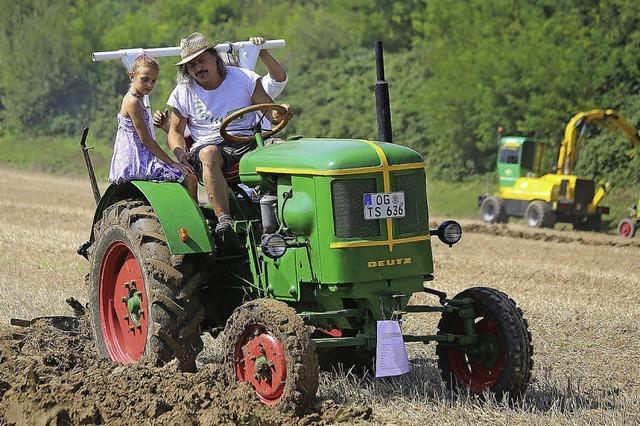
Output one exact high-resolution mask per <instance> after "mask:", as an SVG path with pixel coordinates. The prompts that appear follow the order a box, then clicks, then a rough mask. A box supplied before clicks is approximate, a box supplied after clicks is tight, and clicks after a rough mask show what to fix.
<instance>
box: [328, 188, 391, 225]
mask: <svg viewBox="0 0 640 426" xmlns="http://www.w3.org/2000/svg"><path fill="white" fill-rule="evenodd" d="M367 192H378V191H377V188H376V180H375V178H368V179H336V180H334V181H333V182H331V197H332V200H333V223H334V225H335V232H336V237H338V238H356V237H359V238H369V237H379V236H380V225H379V224H378V221H377V220H365V218H364V207H363V205H362V198H363V195H364V194H366V193H367Z"/></svg>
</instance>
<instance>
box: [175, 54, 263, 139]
mask: <svg viewBox="0 0 640 426" xmlns="http://www.w3.org/2000/svg"><path fill="white" fill-rule="evenodd" d="M258 79H260V76H259V75H258V74H256V73H255V72H253V71H250V70H247V69H244V68H238V67H232V66H227V76H226V77H225V79H224V80H223V81H222V83H221V84H220V86H218V88H217V89H213V90H206V89H204V88H202V86H200V85H199V84H197V83H196V82H194V81H193V80H191V81H190V82H189V83H185V84H178V86H176V88H175V89H173V92H171V95H169V100H168V101H167V105H169V106H171V107H173V108H175V109H176V110H177V111H178V113H179V114H180V115H181V116H182V117H184V118H186V119H187V127H188V128H189V131H190V132H191V137H192V138H193V141H194V144H193V147H192V149H193V148H195V147H197V146H200V145H204V144H209V143H215V144H218V143H220V142H222V138H221V136H220V123H221V122H222V120H223V119H224V118H225V117H226V116H227V115H229V114H230V113H232V112H234V111H236V110H238V109H240V108H244V107H247V106H249V105H252V104H253V102H252V101H251V96H252V95H253V91H254V90H255V87H256V82H257V81H258ZM256 121H257V115H256V113H255V112H253V113H249V114H245V115H244V116H243V117H241V118H240V119H239V120H236V121H234V122H233V123H231V124H230V125H229V127H228V128H227V130H228V131H229V133H233V134H238V135H250V134H251V130H250V128H251V125H252V124H253V123H255V122H256Z"/></svg>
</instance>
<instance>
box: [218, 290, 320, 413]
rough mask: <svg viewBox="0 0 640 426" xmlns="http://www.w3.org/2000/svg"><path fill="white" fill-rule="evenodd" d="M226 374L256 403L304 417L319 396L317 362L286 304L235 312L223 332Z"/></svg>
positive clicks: (270, 302) (264, 303)
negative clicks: (251, 393) (252, 393)
mask: <svg viewBox="0 0 640 426" xmlns="http://www.w3.org/2000/svg"><path fill="white" fill-rule="evenodd" d="M223 342H224V343H223V345H224V346H223V347H224V350H225V357H224V360H225V368H226V370H227V374H228V376H229V377H230V379H231V380H233V381H244V382H248V383H250V384H251V386H253V388H254V389H255V391H256V394H257V395H258V397H259V398H260V401H261V402H262V403H263V404H265V405H268V406H271V407H274V408H275V409H277V410H279V411H281V412H285V413H294V414H302V412H304V410H305V408H306V407H307V406H308V405H309V403H310V402H311V400H312V399H313V398H314V397H315V395H316V392H317V390H318V356H317V354H316V348H315V344H314V343H313V340H311V336H310V333H309V330H308V329H307V327H306V325H305V324H304V322H303V321H302V319H301V318H300V317H299V316H298V315H297V314H296V312H295V311H294V310H293V309H292V308H290V307H289V306H288V305H287V304H286V303H284V302H280V301H278V300H274V299H257V300H253V301H250V302H247V303H245V304H243V305H242V306H240V307H238V308H237V309H236V310H235V311H234V312H233V314H232V315H231V317H230V318H229V319H228V320H227V324H226V327H225V329H224V332H223Z"/></svg>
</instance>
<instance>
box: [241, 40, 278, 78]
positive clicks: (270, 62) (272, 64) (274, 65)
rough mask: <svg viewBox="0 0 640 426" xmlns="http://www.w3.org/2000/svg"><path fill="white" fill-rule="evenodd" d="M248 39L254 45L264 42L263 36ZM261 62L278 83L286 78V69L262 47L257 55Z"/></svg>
mask: <svg viewBox="0 0 640 426" xmlns="http://www.w3.org/2000/svg"><path fill="white" fill-rule="evenodd" d="M249 41H250V42H251V43H253V44H255V45H256V46H260V45H261V44H263V43H264V42H265V40H264V38H263V37H259V36H255V37H251V38H250V39H249ZM258 56H259V57H260V60H262V63H263V64H264V66H265V67H266V68H267V72H268V73H269V75H270V76H271V78H273V79H274V80H275V81H277V82H278V83H281V82H283V81H285V80H286V79H287V70H285V69H284V67H283V66H282V64H281V63H280V62H278V60H277V59H276V58H274V57H273V56H272V55H271V53H269V51H268V50H266V49H263V50H260V53H259V55H258Z"/></svg>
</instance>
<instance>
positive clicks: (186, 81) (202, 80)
mask: <svg viewBox="0 0 640 426" xmlns="http://www.w3.org/2000/svg"><path fill="white" fill-rule="evenodd" d="M215 45H216V43H210V42H208V41H207V39H206V38H205V37H204V36H203V35H202V34H200V33H193V34H191V35H189V36H188V37H187V38H185V39H182V40H181V41H180V56H181V58H182V59H181V60H180V62H178V63H177V64H176V65H177V66H178V67H179V68H178V85H177V86H176V88H175V89H174V90H173V92H171V95H170V96H169V100H168V101H167V104H168V105H169V106H171V107H172V109H173V114H171V124H170V128H169V147H170V148H171V149H172V150H173V153H174V154H175V156H176V158H177V159H178V161H180V162H181V163H183V164H189V165H191V166H192V167H194V169H196V172H197V173H198V175H199V178H200V179H201V180H202V182H203V183H204V187H205V190H206V191H207V194H208V195H209V199H210V200H211V207H212V208H213V211H214V213H215V214H216V217H217V218H218V224H217V225H216V229H215V232H216V235H217V236H218V238H219V239H220V240H221V241H222V243H223V245H224V247H225V249H227V250H229V251H233V250H235V249H237V248H238V247H240V242H239V239H238V236H237V235H236V233H235V232H234V230H233V219H232V217H231V215H230V214H229V187H228V185H227V183H226V180H225V178H224V172H225V171H227V170H228V169H229V168H230V167H232V166H234V165H235V164H237V162H238V161H239V160H240V157H242V155H244V154H245V153H246V152H248V151H249V150H251V149H253V148H254V147H255V142H254V143H247V144H238V143H233V144H232V143H228V142H226V141H224V140H223V139H222V137H221V136H220V123H221V122H222V120H223V119H224V118H225V117H226V116H227V115H228V114H230V113H231V112H233V111H235V110H238V109H240V108H244V107H247V106H249V105H253V104H262V103H272V102H273V100H272V99H271V98H270V97H269V95H267V93H266V92H265V90H264V88H263V86H262V84H261V81H260V76H259V75H258V74H256V73H255V72H253V71H250V70H246V69H243V68H238V67H233V66H227V65H225V63H224V61H223V60H222V58H221V57H220V54H219V53H218V52H217V51H216V49H215ZM283 106H284V107H285V108H286V110H287V115H292V110H291V107H290V106H289V105H283ZM282 118H283V117H281V116H280V114H278V113H277V112H275V111H274V112H273V113H272V114H271V121H272V122H275V123H278V122H279V121H280V120H281V119H282ZM256 121H257V115H256V113H255V112H253V113H248V114H245V115H244V116H243V117H242V118H241V119H238V120H235V121H234V122H233V123H231V124H230V125H229V127H228V131H229V133H232V134H238V135H246V134H250V131H248V130H246V129H249V128H251V125H252V124H253V123H255V122H256ZM187 126H188V127H189V131H190V133H191V137H192V138H193V140H194V144H193V146H192V147H191V149H190V151H189V152H187V151H186V146H185V140H184V136H183V135H184V131H185V127H187Z"/></svg>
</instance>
